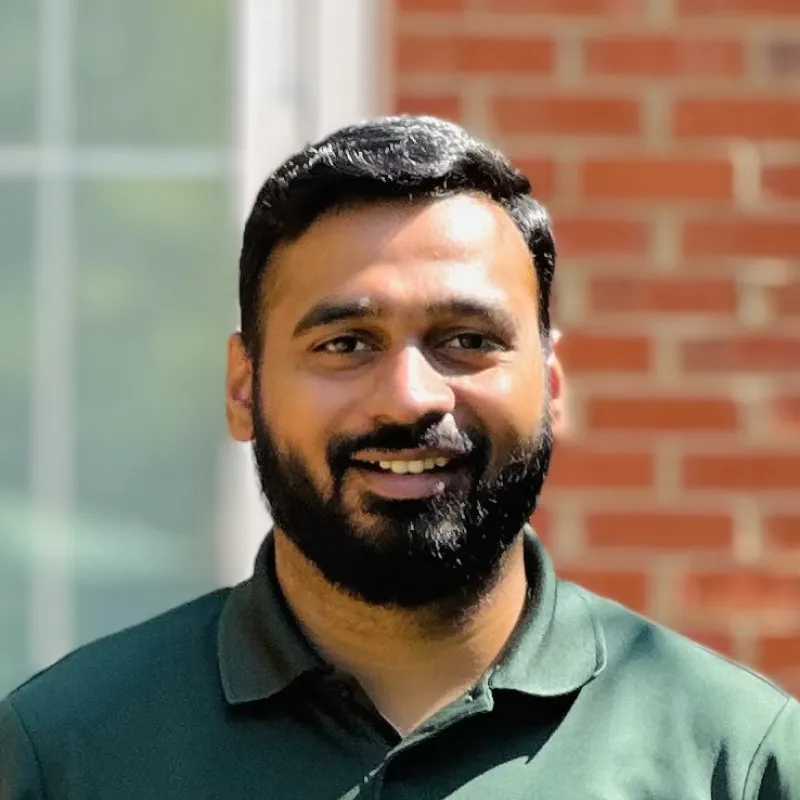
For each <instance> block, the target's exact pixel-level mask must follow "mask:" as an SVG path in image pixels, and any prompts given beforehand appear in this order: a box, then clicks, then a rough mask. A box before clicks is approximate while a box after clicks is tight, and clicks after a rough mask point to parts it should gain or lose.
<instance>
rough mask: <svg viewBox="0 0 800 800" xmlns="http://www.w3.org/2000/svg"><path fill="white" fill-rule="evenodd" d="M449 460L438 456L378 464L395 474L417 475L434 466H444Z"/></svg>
mask: <svg viewBox="0 0 800 800" xmlns="http://www.w3.org/2000/svg"><path fill="white" fill-rule="evenodd" d="M449 461H450V459H449V458H445V457H444V456H439V457H438V458H426V459H424V460H418V461H379V462H378V466H379V467H380V468H381V469H385V470H387V471H388V472H394V474H395V475H407V474H408V473H411V474H412V475H419V474H420V473H421V472H425V471H426V470H429V469H433V468H434V467H444V466H446V465H447V463H448V462H449Z"/></svg>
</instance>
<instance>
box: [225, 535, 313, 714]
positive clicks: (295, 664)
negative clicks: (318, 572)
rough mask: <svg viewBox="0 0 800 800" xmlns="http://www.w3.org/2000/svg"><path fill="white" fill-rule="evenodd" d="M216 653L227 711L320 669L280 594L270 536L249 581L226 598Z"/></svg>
mask: <svg viewBox="0 0 800 800" xmlns="http://www.w3.org/2000/svg"><path fill="white" fill-rule="evenodd" d="M217 653H218V659H219V670H220V676H221V678H222V687H223V690H224V692H225V698H226V699H227V701H228V702H229V703H230V704H231V705H238V704H241V703H249V702H252V701H254V700H266V699H268V698H269V697H272V695H274V694H277V693H278V692H280V691H281V690H283V689H285V688H286V687H287V686H288V685H289V684H290V683H292V682H293V681H294V680H295V679H296V678H298V677H300V675H302V674H303V673H305V672H309V671H311V670H314V669H320V668H323V667H324V666H325V664H324V662H323V660H322V659H321V658H320V656H319V655H317V653H316V651H315V650H314V649H313V647H312V646H311V644H310V643H309V642H308V640H307V639H306V637H305V636H304V634H303V632H302V631H301V630H300V627H299V625H298V624H297V622H296V621H295V619H294V616H293V615H292V613H291V611H290V610H289V607H288V606H287V604H286V600H285V599H284V597H283V593H282V592H281V590H280V586H279V585H278V577H277V574H276V572H275V546H274V542H273V539H272V535H271V534H268V535H267V536H266V538H265V539H264V542H263V544H262V545H261V549H260V550H259V552H258V556H257V557H256V563H255V570H254V572H253V576H252V577H251V578H250V579H249V580H247V581H245V582H244V583H241V584H239V585H238V586H236V587H234V588H233V589H232V590H231V593H230V594H229V595H228V599H227V600H226V602H225V605H224V607H223V609H222V614H221V616H220V620H219V631H218V637H217Z"/></svg>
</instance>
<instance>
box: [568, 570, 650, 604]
mask: <svg viewBox="0 0 800 800" xmlns="http://www.w3.org/2000/svg"><path fill="white" fill-rule="evenodd" d="M559 572H560V577H561V578H562V579H563V580H565V581H571V582H572V583H577V584H578V585H579V586H583V587H584V588H585V589H588V590H589V591H590V592H594V593H595V594H599V595H600V596H601V597H609V598H611V599H612V600H616V601H617V602H618V603H622V605H624V606H627V607H628V608H630V609H633V610H634V611H639V612H645V611H646V610H647V605H648V602H647V593H648V580H647V575H646V574H645V573H643V572H623V571H619V570H614V571H608V570H599V569H591V568H589V567H566V568H562V569H561V570H559Z"/></svg>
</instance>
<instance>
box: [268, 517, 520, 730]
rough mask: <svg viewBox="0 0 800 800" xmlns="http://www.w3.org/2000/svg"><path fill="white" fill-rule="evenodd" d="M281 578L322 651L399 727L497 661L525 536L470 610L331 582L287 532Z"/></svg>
mask: <svg viewBox="0 0 800 800" xmlns="http://www.w3.org/2000/svg"><path fill="white" fill-rule="evenodd" d="M274 536H275V566H276V571H277V576H278V582H279V584H280V587H281V590H282V591H283V594H284V596H285V598H286V601H287V603H288V604H289V607H290V608H291V610H292V613H293V614H294V616H295V617H296V619H297V620H298V622H299V624H300V626H301V628H302V629H303V631H304V632H305V634H306V636H307V637H308V638H309V640H310V641H311V643H312V644H313V645H314V646H315V648H316V649H317V650H318V652H319V653H320V654H321V655H322V656H323V658H325V659H326V660H327V661H328V662H329V663H331V664H332V665H333V666H335V667H336V668H338V669H340V670H342V671H343V672H346V673H349V674H350V675H352V676H353V677H355V678H356V679H357V680H358V681H359V683H360V684H361V686H362V687H363V689H364V690H365V692H366V693H367V695H369V697H370V699H371V700H372V702H373V704H374V705H375V707H376V709H377V710H378V711H379V712H380V713H381V714H382V715H383V716H384V717H385V718H386V719H387V720H388V721H389V722H390V723H391V724H392V725H394V727H395V728H396V729H397V730H398V731H399V732H400V733H401V734H406V733H408V732H410V731H411V730H413V729H414V728H416V727H417V726H418V725H419V724H420V723H422V722H424V720H425V719H427V718H428V717H430V716H431V715H432V714H434V713H435V712H436V711H438V710H439V709H441V708H443V707H444V706H446V705H447V704H448V703H450V702H452V701H453V700H455V699H457V698H458V697H460V696H461V695H462V694H463V693H464V692H465V691H467V690H468V689H470V688H472V686H474V685H475V684H476V683H477V682H478V680H479V679H480V678H481V676H482V675H483V674H484V673H485V672H486V671H487V670H488V669H489V668H490V667H491V666H492V665H493V664H494V663H495V661H496V660H497V658H498V656H499V655H500V653H501V651H502V650H503V648H504V646H505V644H506V642H507V641H508V639H509V637H510V636H511V634H512V633H513V631H514V628H515V627H516V625H517V622H518V621H519V618H520V615H521V614H522V611H523V608H524V605H525V598H526V594H527V582H526V577H525V564H524V552H523V544H524V543H523V537H522V536H520V537H519V538H518V539H517V541H516V542H515V544H514V545H513V546H512V547H511V548H510V549H509V551H508V553H506V555H505V557H504V559H503V561H502V563H501V564H500V567H499V571H498V574H497V576H496V578H495V580H494V581H492V583H491V586H490V587H489V588H488V589H487V590H486V591H485V592H484V593H483V594H482V595H481V596H479V597H476V598H475V599H474V600H473V602H472V603H471V604H469V605H468V607H466V608H459V609H458V613H453V612H454V609H453V608H452V604H450V606H446V605H445V604H441V605H437V606H428V607H424V608H420V609H403V608H398V607H383V606H374V605H370V604H369V603H365V602H364V601H362V600H360V599H358V598H356V597H353V596H352V595H349V594H347V593H345V592H343V591H341V590H340V589H338V588H337V587H335V586H332V585H331V584H330V583H328V581H327V580H326V579H325V578H324V577H323V576H322V574H321V573H320V572H319V570H317V569H316V567H314V565H312V564H311V563H310V562H309V561H308V560H307V559H306V558H305V557H304V556H303V555H302V553H300V551H299V550H298V549H297V548H296V547H295V546H294V544H293V543H292V542H291V541H290V540H289V538H288V537H287V536H286V535H285V534H283V533H282V532H281V531H280V530H277V529H276V530H275V534H274Z"/></svg>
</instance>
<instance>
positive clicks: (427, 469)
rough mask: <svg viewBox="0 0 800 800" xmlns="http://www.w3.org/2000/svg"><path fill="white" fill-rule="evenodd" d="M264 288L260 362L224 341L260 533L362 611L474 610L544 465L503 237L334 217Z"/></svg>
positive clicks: (274, 267)
mask: <svg viewBox="0 0 800 800" xmlns="http://www.w3.org/2000/svg"><path fill="white" fill-rule="evenodd" d="M268 269H269V271H270V274H269V279H268V281H267V286H266V287H265V291H264V299H263V306H264V309H263V317H262V319H263V325H262V348H261V354H260V358H259V361H258V363H257V364H255V365H253V364H251V362H250V361H249V360H248V358H247V355H246V351H245V349H244V347H243V345H242V343H241V340H240V338H239V337H238V336H234V337H232V339H231V344H230V351H229V369H228V420H229V426H230V429H231V433H232V435H233V436H234V437H235V438H237V439H240V440H249V439H252V440H253V442H254V449H255V454H256V461H257V465H258V470H259V476H260V479H261V484H262V488H263V490H264V494H265V496H266V497H267V499H268V501H269V504H270V506H271V510H272V513H273V517H274V519H275V523H276V525H277V527H278V529H279V530H280V531H281V532H282V533H283V534H284V535H286V536H287V537H288V538H290V539H291V540H292V541H293V542H294V543H295V545H296V546H297V547H298V549H299V550H300V551H301V552H302V553H303V554H304V555H305V556H306V558H308V559H309V560H310V561H311V562H312V563H314V564H315V565H316V566H317V567H318V568H319V569H320V571H321V572H322V573H323V575H325V577H326V578H328V580H330V581H331V582H332V583H334V584H337V585H339V586H341V587H342V588H344V589H345V590H347V591H349V592H351V593H353V594H355V595H357V596H359V597H361V598H363V599H365V600H367V601H368V602H372V603H377V604H385V603H394V604H398V605H401V606H407V607H413V606H418V605H422V604H425V603H430V602H434V601H436V600H440V599H444V598H445V597H448V596H453V595H455V594H457V593H459V592H463V591H480V590H481V589H482V588H483V587H484V586H485V585H486V584H487V583H488V582H490V581H491V579H492V577H493V575H494V574H495V573H496V571H497V568H498V566H499V563H500V560H501V558H502V555H503V554H504V552H505V551H506V550H507V549H508V547H509V546H510V545H511V544H512V543H513V542H514V541H515V539H516V538H517V537H518V535H519V533H520V530H521V527H522V525H523V524H524V523H525V522H526V521H527V519H528V518H529V516H530V514H531V513H532V511H533V508H534V507H535V504H536V500H537V498H538V495H539V492H540V490H541V485H542V482H543V480H544V477H545V474H546V471H547V466H548V464H549V457H550V450H551V432H550V424H549V420H550V411H551V403H552V402H553V398H552V397H551V395H550V393H549V392H548V364H547V363H546V360H545V358H546V353H545V351H544V348H543V344H542V336H541V333H540V328H539V319H538V290H537V284H536V273H535V270H534V268H533V265H532V263H531V256H530V254H529V251H528V249H527V247H526V244H525V242H524V240H523V238H522V236H521V235H520V233H519V232H518V230H517V228H516V226H515V225H514V223H513V221H512V220H511V219H510V218H509V217H508V216H507V214H506V213H505V212H504V211H503V209H502V208H500V207H499V206H498V205H496V204H494V203H492V202H491V201H489V200H488V199H483V198H478V197H473V196H469V195H457V196H454V197H448V198H445V199H438V200H435V201H430V202H425V203H417V204H414V205H407V204H378V205H371V206H362V207H358V208H354V209H347V210H338V211H335V212H332V213H329V214H326V215H325V216H323V217H322V218H320V219H318V220H317V221H316V222H315V223H314V224H313V225H312V226H311V228H310V229H309V230H308V231H307V232H306V233H305V234H303V235H302V236H301V237H300V238H299V239H297V240H296V241H295V242H293V243H291V244H288V245H285V246H283V247H281V248H280V249H279V250H278V252H276V253H275V255H274V257H273V259H272V261H271V263H270V266H269V267H268ZM254 367H255V369H254Z"/></svg>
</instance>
